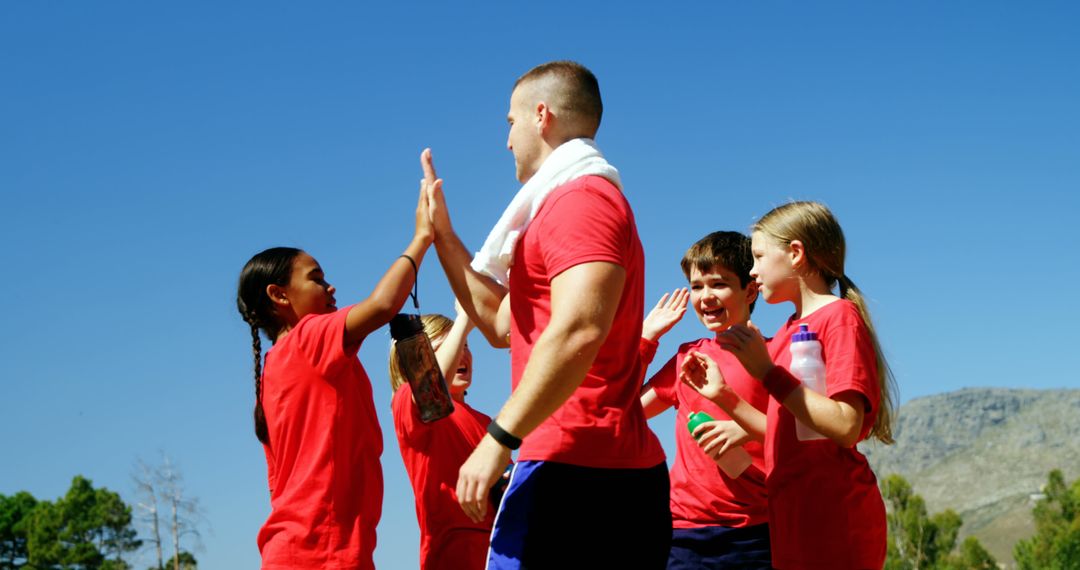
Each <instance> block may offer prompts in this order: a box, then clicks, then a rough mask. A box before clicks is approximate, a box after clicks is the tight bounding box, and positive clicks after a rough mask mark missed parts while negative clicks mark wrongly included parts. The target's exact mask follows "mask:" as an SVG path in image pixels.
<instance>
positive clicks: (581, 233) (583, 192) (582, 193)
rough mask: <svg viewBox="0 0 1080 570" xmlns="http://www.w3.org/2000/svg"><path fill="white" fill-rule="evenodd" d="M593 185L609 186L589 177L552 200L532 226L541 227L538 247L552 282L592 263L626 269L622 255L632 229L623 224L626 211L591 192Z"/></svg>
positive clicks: (605, 181)
mask: <svg viewBox="0 0 1080 570" xmlns="http://www.w3.org/2000/svg"><path fill="white" fill-rule="evenodd" d="M596 184H611V183H610V182H608V181H607V180H605V179H603V178H599V177H595V176H594V177H588V178H587V179H586V181H585V183H584V184H583V185H582V186H581V187H580V188H576V189H574V190H573V191H569V192H565V193H562V194H560V195H557V196H552V197H551V202H550V203H545V204H544V206H543V211H542V216H541V217H538V218H539V219H537V220H536V222H534V223H538V224H539V225H540V227H539V228H537V229H538V230H539V231H540V232H541V233H542V235H543V239H540V240H538V241H537V243H538V244H539V245H540V248H541V252H540V253H541V256H542V257H543V259H544V264H545V265H546V266H547V270H548V275H549V276H550V277H552V278H554V277H555V276H557V275H559V274H560V273H562V272H563V271H566V270H567V269H569V268H571V267H573V266H575V265H580V264H582V263H589V262H593V261H607V262H610V263H614V264H616V265H619V266H622V267H626V266H627V261H626V260H625V259H624V255H626V252H627V251H629V247H628V245H627V244H628V243H630V238H631V236H630V233H629V232H630V229H631V227H632V225H631V224H627V223H626V212H625V210H623V209H622V208H619V207H618V205H617V204H615V203H614V202H613V201H612V200H611V198H610V197H609V196H605V195H603V194H602V193H601V192H600V191H599V190H597V189H594V188H593V185H596Z"/></svg>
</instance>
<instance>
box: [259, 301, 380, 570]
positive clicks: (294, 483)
mask: <svg viewBox="0 0 1080 570" xmlns="http://www.w3.org/2000/svg"><path fill="white" fill-rule="evenodd" d="M348 312H349V308H344V309H341V310H339V311H337V312H334V313H329V314H325V315H308V316H306V317H304V318H303V319H301V320H300V322H299V323H298V324H297V325H296V327H294V328H293V329H292V331H290V332H289V334H288V335H286V336H285V338H284V339H282V340H281V341H280V342H278V343H277V344H275V345H274V347H273V348H272V349H270V351H269V352H267V353H266V364H265V366H264V368H263V381H262V404H263V410H264V411H265V412H266V423H267V426H268V427H269V433H270V445H268V446H263V450H264V451H265V452H266V463H267V468H268V478H269V482H270V505H271V512H270V517H269V518H268V519H266V523H265V524H264V525H263V527H262V529H261V530H260V531H259V537H258V544H259V551H260V552H261V553H262V567H263V568H264V569H266V570H278V569H280V570H285V569H296V568H320V569H322V568H331V569H346V568H348V569H354V568H374V564H373V563H372V559H371V555H372V552H373V551H374V550H375V525H376V524H377V523H378V522H379V517H380V515H381V514H382V495H383V480H382V469H381V468H380V465H379V456H380V455H381V454H382V431H381V430H380V429H379V421H378V419H377V418H376V416H375V403H374V401H373V400H372V397H371V381H370V380H369V379H368V376H367V373H366V372H364V368H363V367H362V366H361V365H360V361H359V360H358V359H357V358H356V352H357V350H359V348H360V345H359V344H355V345H350V346H345V345H344V335H345V317H346V315H347V314H348Z"/></svg>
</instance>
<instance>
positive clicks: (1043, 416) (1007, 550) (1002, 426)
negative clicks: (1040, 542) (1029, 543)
mask: <svg viewBox="0 0 1080 570" xmlns="http://www.w3.org/2000/svg"><path fill="white" fill-rule="evenodd" d="M895 438H896V444H895V445H891V446H884V445H880V444H875V443H863V444H860V449H861V450H862V451H863V453H865V454H866V456H867V458H868V459H869V460H870V463H871V465H872V466H873V467H874V471H875V472H876V473H877V475H878V478H879V479H881V478H884V477H886V476H888V475H889V474H891V473H899V474H901V475H903V476H904V477H905V478H906V479H907V480H908V481H909V482H911V484H912V486H913V487H914V490H915V492H916V493H918V494H920V495H922V496H923V498H924V499H926V503H927V507H928V508H929V510H930V512H931V513H935V512H938V511H941V510H944V509H953V510H954V511H956V512H957V513H959V514H960V516H962V517H963V519H964V527H963V528H962V529H961V539H962V537H963V536H966V535H974V536H976V537H978V538H979V540H980V541H982V543H983V544H984V545H985V546H986V547H987V549H988V550H990V552H991V553H993V554H994V556H995V557H997V559H998V561H999V562H1003V563H1006V564H1008V565H1009V566H1010V567H1011V566H1012V561H1013V560H1012V548H1013V544H1015V542H1016V541H1017V540H1019V539H1021V538H1026V537H1028V536H1030V535H1031V534H1032V533H1033V532H1034V525H1033V523H1032V520H1031V508H1032V506H1033V505H1034V501H1035V498H1036V497H1037V494H1038V493H1039V492H1040V490H1041V488H1042V485H1043V484H1044V483H1045V482H1046V476H1047V473H1049V472H1050V470H1051V469H1061V470H1062V472H1063V473H1064V474H1065V479H1066V481H1072V480H1074V479H1076V478H1077V477H1080V390H1013V389H998V388H988V389H982V388H972V389H964V390H960V391H958V392H951V393H947V394H938V395H934V396H928V397H923V398H918V399H915V400H912V401H910V402H908V403H907V404H905V405H903V406H902V407H901V408H900V410H899V414H898V421H897V424H896V429H895Z"/></svg>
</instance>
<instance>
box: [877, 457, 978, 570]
mask: <svg viewBox="0 0 1080 570" xmlns="http://www.w3.org/2000/svg"><path fill="white" fill-rule="evenodd" d="M881 493H882V496H883V497H884V498H885V501H886V503H887V504H888V506H889V512H888V514H887V515H886V520H887V522H888V526H889V540H888V545H887V551H886V559H885V568H886V570H919V569H929V570H976V569H979V570H981V569H982V568H984V567H985V566H983V564H984V562H987V561H988V562H989V563H990V564H991V566H989V568H996V567H997V563H996V562H995V561H994V559H993V557H992V556H990V554H989V553H988V552H986V550H985V549H984V548H983V547H982V545H981V544H980V543H979V541H978V539H976V538H974V537H968V539H967V540H965V541H964V544H963V546H962V547H961V549H960V552H959V553H957V554H953V549H954V548H955V547H956V539H957V537H958V535H959V533H960V527H961V525H963V523H964V521H963V519H961V518H960V515H958V514H956V512H954V511H953V510H951V509H946V510H945V511H942V512H940V513H937V514H935V515H933V516H930V515H929V514H928V513H927V510H926V502H925V501H924V500H923V498H922V497H920V496H919V495H916V494H915V492H914V490H913V489H912V488H911V484H910V483H908V482H907V480H906V479H904V478H903V477H901V476H900V475H890V476H889V477H888V478H886V479H885V480H884V481H882V483H881Z"/></svg>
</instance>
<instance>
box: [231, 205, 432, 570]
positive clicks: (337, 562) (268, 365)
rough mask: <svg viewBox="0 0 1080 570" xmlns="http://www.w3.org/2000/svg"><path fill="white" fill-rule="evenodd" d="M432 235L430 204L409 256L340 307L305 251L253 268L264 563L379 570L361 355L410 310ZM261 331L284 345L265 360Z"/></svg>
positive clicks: (240, 298) (371, 416) (377, 489)
mask: <svg viewBox="0 0 1080 570" xmlns="http://www.w3.org/2000/svg"><path fill="white" fill-rule="evenodd" d="M425 192H426V188H422V189H421V196H423V195H424V193H425ZM431 242H432V232H431V224H430V221H429V217H428V213H427V203H426V201H425V200H421V201H420V203H419V204H418V206H417V211H416V232H415V234H414V236H413V239H412V242H411V243H410V244H409V246H408V248H406V250H405V253H404V254H403V255H402V256H401V257H399V258H398V259H397V260H396V261H395V262H394V263H393V264H392V265H391V266H390V269H389V270H388V271H387V272H386V274H385V275H384V276H383V277H382V279H381V280H380V281H379V283H378V284H377V285H376V286H375V290H374V291H373V292H372V293H371V295H370V296H369V297H368V298H367V299H365V300H363V301H361V302H359V303H357V304H355V305H352V306H351V307H346V308H344V309H340V310H339V309H338V308H337V303H336V300H335V298H334V293H335V289H334V287H333V286H332V285H330V284H329V283H327V282H326V277H325V276H324V274H323V270H322V267H320V266H319V263H318V262H317V261H315V259H314V258H313V257H311V256H310V255H308V254H307V253H305V252H304V251H301V250H299V249H295V248H289V247H276V248H271V249H268V250H265V251H263V252H261V253H259V254H257V255H255V256H254V257H252V258H251V260H250V261H248V262H247V264H246V265H245V266H244V269H243V271H242V272H241V274H240V283H239V287H238V292H237V299H236V301H237V308H238V309H239V311H240V314H241V316H243V318H244V321H245V322H247V324H248V325H249V326H250V327H251V342H252V352H253V353H254V356H255V435H256V436H257V437H258V438H259V441H260V442H262V444H263V451H264V453H265V455H266V464H267V479H268V482H269V486H270V505H271V512H270V516H269V517H268V518H267V520H266V523H265V524H264V525H263V527H262V529H261V530H260V531H259V536H258V545H259V551H260V553H261V555H262V568H263V569H264V570H286V569H289V570H292V569H335V570H337V569H341V570H344V569H350V570H351V569H356V568H361V569H373V568H374V564H373V562H372V553H373V551H374V549H375V526H376V524H377V523H378V522H379V517H380V515H381V512H382V491H383V486H382V470H381V466H380V464H379V455H380V454H381V453H382V433H381V431H380V429H379V422H378V419H377V418H376V416H375V405H374V402H373V400H372V397H371V382H370V380H369V379H368V376H367V373H366V372H364V368H363V367H362V366H361V365H360V361H359V360H358V359H357V358H356V354H357V351H358V350H359V348H360V343H361V342H363V340H364V339H365V338H366V337H367V335H368V334H370V333H371V332H373V331H375V330H376V329H378V328H380V327H382V326H383V325H385V324H386V323H388V322H389V321H390V319H391V318H392V317H393V316H394V315H395V314H396V313H397V312H398V310H399V309H400V308H401V306H402V304H403V303H404V302H405V299H406V297H407V295H408V294H409V290H410V288H412V286H413V283H414V282H415V277H416V265H417V264H419V263H420V262H421V261H422V260H423V257H424V253H425V252H426V251H427V249H428V246H430V245H431ZM259 331H262V332H263V333H265V334H266V336H267V337H269V338H270V340H271V341H272V342H273V343H274V346H273V347H272V348H271V349H270V350H269V351H267V353H266V357H265V362H264V361H263V358H262V345H261V340H260V336H259Z"/></svg>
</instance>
